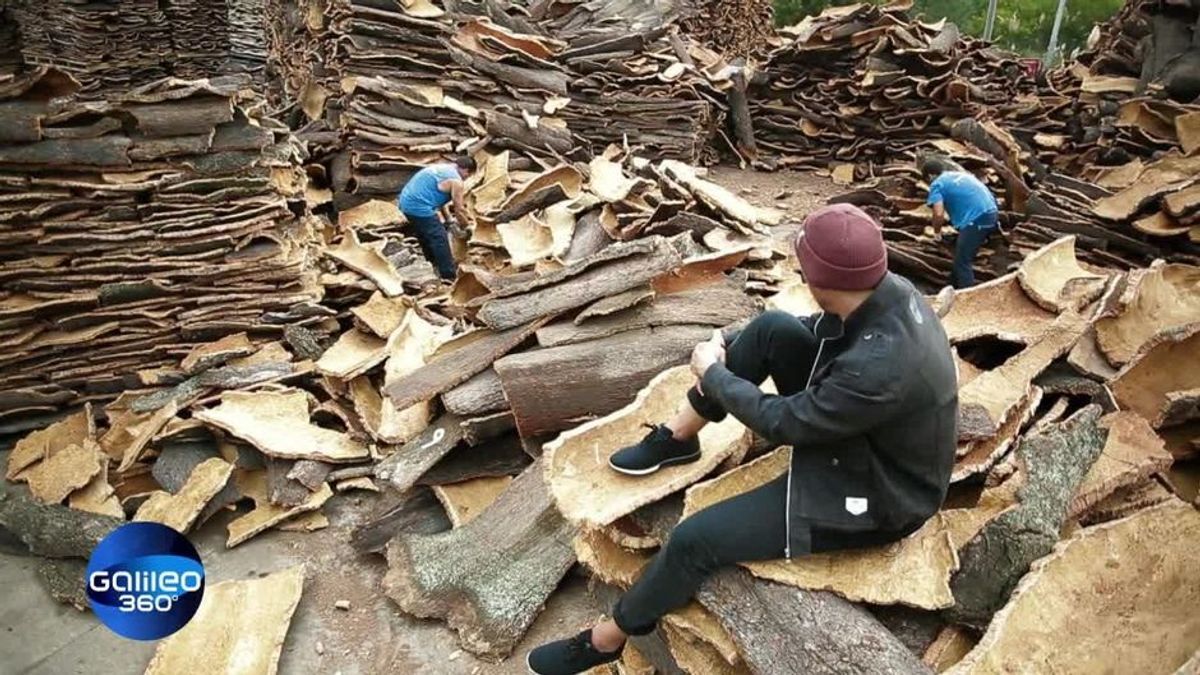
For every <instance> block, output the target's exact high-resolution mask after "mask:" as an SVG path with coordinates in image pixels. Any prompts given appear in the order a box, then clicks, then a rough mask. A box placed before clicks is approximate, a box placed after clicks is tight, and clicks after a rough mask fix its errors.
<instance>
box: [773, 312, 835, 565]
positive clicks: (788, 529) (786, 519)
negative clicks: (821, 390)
mask: <svg viewBox="0 0 1200 675" xmlns="http://www.w3.org/2000/svg"><path fill="white" fill-rule="evenodd" d="M824 318H825V312H821V316H819V317H817V323H816V324H815V325H814V326H813V333H816V332H817V329H818V328H820V327H821V319H824ZM823 351H825V339H824V338H821V342H820V343H818V344H817V358H816V359H814V360H813V364H812V369H811V370H809V371H808V382H806V383H805V384H804V389H805V391H807V390H808V388H809V387H811V386H812V381H813V376H814V375H816V374H817V367H818V366H820V365H821V352H823ZM792 452H796V448H795V447H793V448H792ZM784 509H785V510H784V512H783V535H784V541H783V557H784V558H785V559H787V560H791V559H792V462H788V473H787V497H786V498H785V501H784Z"/></svg>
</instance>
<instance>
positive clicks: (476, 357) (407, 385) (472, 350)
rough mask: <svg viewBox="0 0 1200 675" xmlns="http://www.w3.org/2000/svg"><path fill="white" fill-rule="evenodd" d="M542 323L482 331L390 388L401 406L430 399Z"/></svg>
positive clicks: (505, 350) (489, 360)
mask: <svg viewBox="0 0 1200 675" xmlns="http://www.w3.org/2000/svg"><path fill="white" fill-rule="evenodd" d="M541 326H542V322H537V321H534V322H532V323H528V324H525V325H518V326H516V327H514V328H511V329H510V330H505V331H500V332H495V333H493V332H490V331H489V332H486V333H480V336H479V337H478V338H476V339H473V340H471V341H470V342H468V343H467V344H464V345H463V346H461V347H459V348H458V349H455V350H453V351H451V352H449V353H447V354H445V355H442V356H434V357H433V360H431V361H430V362H429V363H426V364H425V365H424V366H421V367H420V368H418V369H417V370H414V371H413V372H411V373H409V374H408V375H404V376H402V377H399V378H396V379H395V380H394V381H392V382H391V383H390V384H388V386H387V389H386V392H385V393H387V395H388V396H389V397H390V398H391V399H392V405H394V406H395V407H396V409H397V410H404V409H405V408H408V407H409V406H411V405H413V404H416V403H420V402H421V401H427V400H429V399H431V398H433V397H434V396H437V395H438V394H441V393H442V392H445V391H447V390H449V389H450V388H451V387H454V386H456V385H459V384H462V383H463V382H465V381H467V379H468V378H470V377H471V376H472V375H475V374H476V373H480V372H482V371H484V370H485V369H487V367H488V366H489V365H491V364H492V362H493V361H495V360H496V359H498V358H500V357H501V356H504V355H505V354H507V353H508V352H510V351H511V350H512V349H513V348H514V347H516V346H517V345H519V344H521V343H522V342H524V340H525V338H527V337H529V336H530V335H532V334H533V332H534V331H535V330H537V329H538V328H540V327H541Z"/></svg>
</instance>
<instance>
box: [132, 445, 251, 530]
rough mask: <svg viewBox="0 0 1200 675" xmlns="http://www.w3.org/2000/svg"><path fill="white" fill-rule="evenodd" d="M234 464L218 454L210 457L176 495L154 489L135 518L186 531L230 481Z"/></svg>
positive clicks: (193, 470)
mask: <svg viewBox="0 0 1200 675" xmlns="http://www.w3.org/2000/svg"><path fill="white" fill-rule="evenodd" d="M232 474H233V465H232V464H230V463H229V462H226V461H225V460H223V459H221V458H219V457H213V458H211V459H207V460H205V461H203V462H201V463H200V464H198V465H196V468H194V469H192V472H191V474H189V475H188V478H187V482H185V483H184V484H183V487H181V488H180V489H179V490H178V491H177V492H176V493H175V494H171V493H169V492H155V493H154V494H152V495H150V498H149V499H147V500H146V501H145V502H144V503H143V504H142V505H141V507H140V508H138V510H137V513H136V514H134V516H133V519H134V520H135V521H143V520H144V521H151V522H156V523H162V524H163V525H166V526H167V527H170V528H172V529H175V530H177V531H179V532H187V531H188V530H189V529H191V527H192V524H193V523H195V522H196V519H197V518H198V517H199V516H200V514H201V512H203V511H204V507H206V506H207V505H208V503H209V501H211V500H212V499H213V498H214V497H216V496H217V494H218V493H219V492H221V490H223V489H224V488H225V484H226V483H228V482H229V476H230V475H232Z"/></svg>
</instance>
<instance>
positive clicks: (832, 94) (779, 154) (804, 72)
mask: <svg viewBox="0 0 1200 675" xmlns="http://www.w3.org/2000/svg"><path fill="white" fill-rule="evenodd" d="M910 4H911V3H893V4H890V5H884V6H877V5H873V4H868V3H862V4H856V5H849V6H846V7H833V8H829V9H826V10H825V11H824V12H822V13H821V14H820V15H819V16H809V17H806V18H805V19H804V20H802V21H801V22H800V23H798V24H796V25H795V26H791V27H788V28H784V29H782V30H781V31H780V32H781V35H782V37H784V38H785V40H786V42H785V44H784V45H782V46H780V47H779V48H777V49H776V50H774V51H773V52H771V54H770V55H769V58H768V59H767V62H766V63H765V64H764V66H763V72H764V77H763V78H762V79H763V80H764V81H763V82H762V83H761V84H756V85H754V86H751V88H750V95H749V97H750V106H749V107H750V112H751V116H752V117H753V120H754V139H755V141H756V143H757V146H758V149H759V150H760V151H761V152H763V153H764V154H765V155H767V156H768V159H769V163H770V164H772V165H774V166H779V167H786V166H795V167H810V168H825V167H826V166H827V165H828V164H829V163H831V162H834V161H843V162H845V161H856V160H857V161H868V160H886V159H888V158H890V157H893V156H895V155H897V154H898V153H900V152H903V151H904V150H907V149H909V148H911V147H913V146H914V145H917V144H920V143H922V142H924V141H927V140H932V139H936V138H940V137H943V136H945V135H946V131H947V130H946V128H945V127H944V126H943V124H942V122H943V120H944V119H946V118H961V117H973V116H975V115H976V114H977V113H979V112H982V111H991V112H992V113H993V114H1002V111H1004V110H1007V109H1022V108H1026V107H1030V106H1032V107H1034V108H1035V109H1036V108H1039V107H1040V106H1042V102H1041V101H1040V99H1039V98H1038V96H1037V86H1036V83H1035V82H1034V80H1033V79H1032V78H1030V77H1028V76H1024V75H1022V73H1023V70H1022V68H1021V66H1020V64H1019V63H1018V62H1017V61H1016V59H1015V57H1014V56H1013V55H1010V54H1006V53H1004V52H1001V51H999V50H996V49H993V48H991V47H989V46H988V45H987V44H986V43H984V42H981V41H978V40H975V39H973V38H970V37H968V36H963V35H960V34H959V31H958V29H957V27H955V26H954V24H951V23H947V22H945V21H940V22H938V23H936V24H928V23H923V22H920V21H914V20H910V19H909V17H908V14H907V11H906V10H907V8H908V5H910Z"/></svg>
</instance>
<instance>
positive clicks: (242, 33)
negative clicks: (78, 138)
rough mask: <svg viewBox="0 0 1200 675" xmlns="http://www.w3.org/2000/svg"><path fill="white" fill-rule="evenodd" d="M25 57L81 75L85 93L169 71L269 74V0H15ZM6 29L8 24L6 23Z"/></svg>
mask: <svg viewBox="0 0 1200 675" xmlns="http://www.w3.org/2000/svg"><path fill="white" fill-rule="evenodd" d="M7 4H8V6H9V9H10V11H11V15H12V18H13V19H14V20H15V26H14V27H15V28H16V29H18V30H19V31H20V37H21V40H20V43H19V45H20V49H21V53H22V56H23V60H24V62H25V63H27V64H29V65H31V66H33V65H47V66H55V67H57V68H60V69H62V70H64V71H67V72H69V73H71V74H72V75H74V76H75V77H76V78H77V79H78V80H79V81H80V83H81V84H82V85H83V88H82V92H81V93H82V94H84V95H87V96H92V97H103V96H107V95H109V94H114V95H120V94H122V93H124V92H125V91H127V90H129V89H130V88H132V87H136V86H140V85H144V84H147V83H150V82H153V81H155V80H158V79H161V78H163V77H167V76H176V77H182V78H188V79H195V78H202V77H209V76H214V75H221V74H230V73H236V72H245V73H249V74H251V75H252V76H253V77H254V78H255V79H256V80H257V81H258V82H260V83H261V82H262V81H263V80H264V78H265V73H264V68H265V65H266V44H267V42H266V36H265V31H264V28H265V27H264V25H263V20H262V19H263V12H262V5H263V3H262V2H261V0H202V1H200V2H193V1H189V0H164V1H162V2H159V1H158V0H101V1H100V2H89V3H81V2H74V1H71V0H48V1H45V2H43V1H41V0H14V1H13V2H10V3H7ZM0 30H2V29H0Z"/></svg>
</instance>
